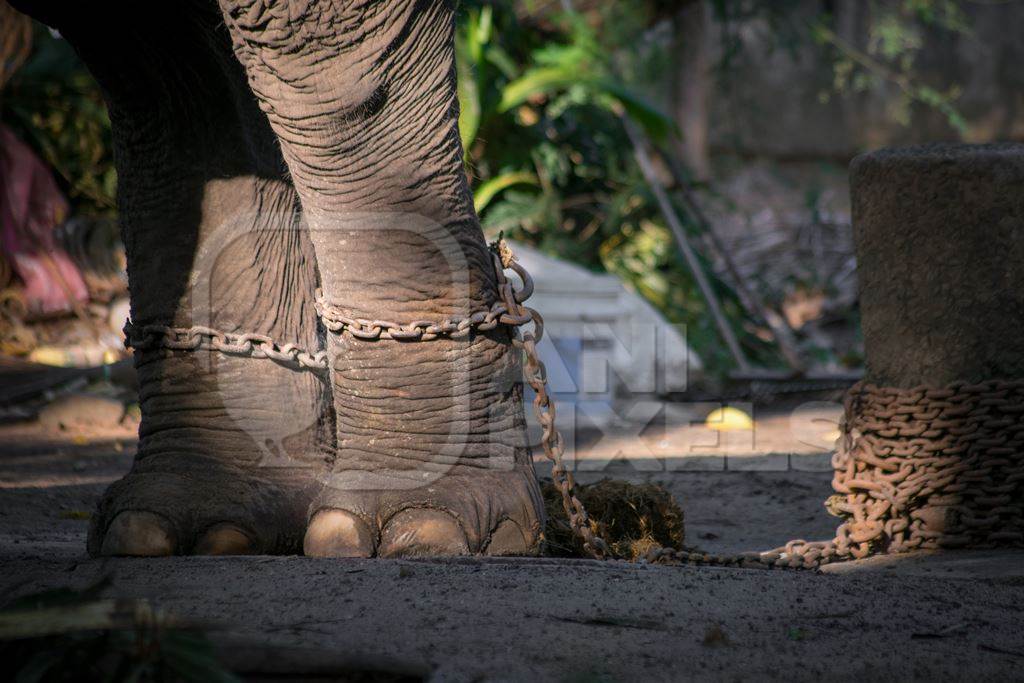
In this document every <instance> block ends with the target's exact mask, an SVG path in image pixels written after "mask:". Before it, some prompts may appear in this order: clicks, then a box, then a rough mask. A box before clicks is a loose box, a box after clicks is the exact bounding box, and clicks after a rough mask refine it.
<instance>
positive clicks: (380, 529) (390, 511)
mask: <svg viewBox="0 0 1024 683" xmlns="http://www.w3.org/2000/svg"><path fill="white" fill-rule="evenodd" d="M353 475H354V476H353V479H354V480H355V481H358V480H359V473H353ZM345 480H346V477H345V476H344V474H335V475H334V476H333V477H332V483H333V485H330V484H329V485H328V487H327V488H325V489H324V492H323V493H321V496H320V499H319V500H318V501H317V502H316V503H315V504H314V509H315V510H316V512H315V514H314V515H313V517H312V519H311V521H310V524H309V528H308V530H307V531H306V539H305V543H304V547H305V552H306V554H307V555H313V556H318V557H372V556H377V557H448V556H457V555H502V556H505V555H537V554H538V553H539V551H540V539H541V529H542V528H543V507H542V504H541V498H540V491H539V489H538V487H537V483H536V480H535V478H534V476H533V473H532V471H530V470H529V469H528V468H527V467H526V466H523V465H517V466H516V467H515V469H513V470H508V471H489V470H474V469H473V468H469V467H462V468H459V472H458V473H453V474H448V475H445V476H443V477H441V478H439V479H437V480H436V481H434V482H432V483H430V484H428V485H426V486H422V487H419V488H413V489H400V488H396V489H385V490H377V491H366V490H354V489H348V488H347V487H346V486H345V484H344V482H345ZM339 484H340V485H339Z"/></svg>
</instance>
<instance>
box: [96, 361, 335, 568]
mask: <svg viewBox="0 0 1024 683" xmlns="http://www.w3.org/2000/svg"><path fill="white" fill-rule="evenodd" d="M254 363H264V366H262V367H260V372H259V373H254V372H253V369H254V366H253V364H254ZM139 376H140V381H141V386H142V390H141V407H142V412H143V415H142V423H141V425H140V429H139V434H140V438H139V449H138V454H137V455H136V460H135V463H134V464H133V466H132V469H131V471H130V472H129V473H128V474H127V475H126V476H125V477H124V478H123V479H121V480H120V481H117V482H115V483H114V484H112V485H111V486H110V487H109V488H108V489H107V491H106V493H105V494H104V496H103V498H102V499H101V500H100V503H99V505H98V508H97V511H96V513H95V514H94V515H93V519H92V524H91V527H90V531H89V540H88V549H89V552H90V554H92V555H104V556H137V557H153V556H164V555H246V554H254V553H290V552H298V551H299V550H300V548H301V543H302V535H303V533H304V532H305V529H306V514H307V511H308V509H309V504H310V502H311V501H312V500H313V499H314V497H315V495H316V493H317V491H318V490H319V483H320V480H321V478H322V476H323V470H324V469H325V468H326V467H327V464H326V459H325V458H324V457H323V456H322V455H318V454H317V453H318V452H321V451H323V452H325V451H326V448H324V447H322V446H318V445H317V443H318V442H317V438H316V436H315V435H314V434H313V433H312V431H311V430H308V429H307V430H305V431H300V432H298V433H297V434H293V435H289V428H287V427H286V426H281V425H280V423H275V422H273V421H272V420H271V419H270V418H268V415H267V411H266V410H265V408H264V407H263V406H262V405H259V404H260V403H261V402H263V401H268V400H273V399H274V398H275V395H274V393H273V392H274V391H275V390H277V391H280V390H281V389H280V387H281V386H287V385H284V382H286V381H292V382H295V381H306V380H305V378H302V377H298V376H296V373H294V372H293V371H291V370H289V369H287V368H280V367H276V366H273V367H267V366H266V364H265V361H254V360H251V359H242V358H217V359H214V364H213V366H212V369H211V368H208V367H206V366H205V365H204V363H203V361H202V360H200V358H199V354H198V353H186V354H179V355H173V356H169V357H165V358H161V359H159V360H157V361H154V362H151V363H143V364H140V367H139ZM274 382H277V383H278V385H277V386H276V387H275V386H272V383H274ZM299 388H300V389H306V390H305V391H303V392H302V393H304V394H305V395H306V396H307V397H309V400H312V399H313V398H314V394H313V392H312V388H308V389H307V388H305V387H299ZM288 391H289V395H294V394H300V392H299V391H298V390H297V389H296V388H295V387H294V386H292V387H291V388H289V389H288ZM300 395H301V394H300ZM316 407H317V406H316V405H314V406H312V407H311V408H310V412H311V413H312V410H313V408H316ZM291 416H292V417H294V411H293V412H292V413H291ZM290 429H291V431H294V427H291V428H290Z"/></svg>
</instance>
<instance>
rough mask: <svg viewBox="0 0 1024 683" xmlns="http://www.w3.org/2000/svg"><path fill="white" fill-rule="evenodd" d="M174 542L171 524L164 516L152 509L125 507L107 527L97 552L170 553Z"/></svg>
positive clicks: (161, 554)
mask: <svg viewBox="0 0 1024 683" xmlns="http://www.w3.org/2000/svg"><path fill="white" fill-rule="evenodd" d="M175 545H176V544H175V541H174V534H173V532H172V531H171V525H170V524H169V523H168V522H167V520H166V519H164V518H163V517H161V516H160V515H157V514H154V513H152V512H143V511H137V510H126V511H124V512H121V513H119V514H118V515H117V517H115V518H114V519H113V521H111V523H110V525H109V526H108V527H107V530H106V533H105V534H104V535H103V544H102V546H101V549H100V554H101V555H107V556H133V557H161V556H165V555H173V554H174V550H175Z"/></svg>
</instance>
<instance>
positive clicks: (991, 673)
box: [0, 426, 1024, 681]
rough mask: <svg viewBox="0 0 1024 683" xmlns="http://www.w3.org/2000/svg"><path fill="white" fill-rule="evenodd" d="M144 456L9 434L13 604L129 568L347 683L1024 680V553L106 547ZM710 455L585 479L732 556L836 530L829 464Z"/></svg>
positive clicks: (221, 631)
mask: <svg viewBox="0 0 1024 683" xmlns="http://www.w3.org/2000/svg"><path fill="white" fill-rule="evenodd" d="M133 449H134V440H133V438H132V435H131V432H130V431H129V430H123V429H121V430H108V431H107V432H106V433H93V434H90V435H88V436H87V437H86V436H77V437H76V436H74V435H69V434H62V435H54V434H46V433H44V432H42V431H40V430H39V429H38V428H35V427H32V426H22V427H4V428H2V429H0V562H2V564H3V571H2V573H0V602H7V601H8V600H9V599H11V598H13V597H16V596H18V595H23V594H26V593H29V592H34V591H36V590H39V589H42V588H47V587H57V586H85V585H88V584H90V583H92V582H94V581H95V580H97V579H98V578H100V577H102V576H109V577H111V579H112V584H111V587H110V588H109V589H108V593H109V594H110V595H111V596H117V597H136V598H147V599H149V600H151V601H152V602H153V603H155V604H157V605H159V606H161V607H164V608H166V609H169V610H171V611H172V612H174V613H176V614H179V615H181V616H183V617H188V618H194V619H199V620H202V621H203V622H204V623H209V624H210V625H212V626H214V627H215V630H214V631H213V638H214V639H215V641H216V642H217V643H218V644H219V646H220V650H221V652H222V653H223V656H224V657H225V658H226V660H228V661H229V662H230V663H231V664H232V665H233V666H235V667H236V669H238V670H239V671H243V672H247V674H248V675H250V676H252V677H253V678H254V679H257V680H277V679H278V677H277V673H280V672H283V671H289V672H292V673H295V672H299V673H301V674H303V675H304V676H306V678H299V679H298V680H342V679H343V678H342V677H341V672H344V671H348V672H351V670H352V669H353V667H354V668H361V669H374V670H378V671H379V670H383V671H391V672H398V671H404V672H407V673H411V674H414V675H416V676H422V677H425V678H429V679H430V680H456V681H463V680H465V681H474V680H577V681H578V680H634V679H636V678H637V677H638V676H643V677H644V678H645V679H653V680H680V679H696V680H722V679H727V680H746V679H754V678H769V679H791V680H792V679H796V680H812V679H822V678H827V679H829V680H854V679H858V680H864V679H876V678H880V677H883V676H884V677H886V678H891V679H893V680H907V679H944V680H976V679H979V678H982V677H990V678H993V679H995V680H1007V679H1013V678H1017V679H1021V678H1022V677H1024V674H1021V673H1020V672H1021V671H1024V668H1022V667H1024V553H1021V552H1011V551H1000V552H964V553H948V554H945V555H933V556H920V555H918V556H914V557H902V558H878V559H877V560H868V561H865V562H861V563H852V564H848V565H837V566H835V567H833V568H830V570H829V572H828V573H813V572H792V571H775V572H766V571H760V570H734V569H718V568H690V567H681V568H674V567H654V566H646V565H629V564H624V563H597V562H592V561H584V560H578V561H564V560H560V561H554V560H504V561H501V560H490V561H484V560H462V561H445V562H442V561H383V560H367V561H355V560H353V561H343V560H315V559H308V558H301V557H244V558H169V559H154V560H131V559H116V560H109V559H108V560H93V559H89V558H87V557H86V556H85V553H84V546H85V542H84V539H85V531H86V527H87V524H88V522H87V521H86V520H85V519H84V518H85V517H86V516H87V514H88V513H89V511H91V509H92V507H93V505H94V504H95V500H96V498H97V497H98V496H99V495H100V493H101V492H102V491H103V489H104V488H105V486H106V485H107V484H108V483H109V482H110V481H112V480H113V479H115V478H116V477H118V476H120V474H121V473H123V472H124V471H125V470H127V468H128V467H129V465H130V463H131V456H132V452H133ZM580 457H581V459H585V457H586V451H585V449H583V450H581V453H580ZM707 457H714V456H707ZM702 462H704V463H705V466H704V467H702V468H700V469H696V470H695V469H693V468H692V467H690V465H692V461H689V462H688V463H687V467H674V466H673V463H672V459H668V460H659V459H655V460H650V461H645V459H643V458H641V459H639V460H623V459H615V460H612V461H611V462H610V463H609V464H607V466H605V467H604V469H603V470H602V471H601V472H593V473H584V474H582V475H581V478H582V479H583V480H584V481H586V480H588V479H595V478H597V477H599V476H615V477H625V478H628V479H632V480H634V481H652V480H653V481H658V482H661V483H663V484H665V485H666V486H668V487H669V488H670V490H671V491H672V492H673V494H674V495H675V496H676V497H677V499H678V500H679V501H680V502H681V503H682V505H683V508H684V509H685V511H686V515H687V519H686V522H687V538H688V541H689V542H691V543H695V544H699V545H701V546H702V547H704V548H706V549H708V550H712V551H714V550H720V551H740V550H751V549H758V548H767V547H771V546H775V545H778V544H780V543H782V542H784V541H786V540H787V539H789V538H793V537H797V536H802V537H807V538H827V537H828V536H829V535H830V532H831V530H832V528H833V527H834V522H835V520H834V519H833V518H830V517H829V516H828V515H827V514H826V512H825V511H824V508H823V506H822V501H823V500H824V498H825V496H826V495H828V493H829V491H830V487H829V479H830V474H829V473H828V472H827V471H822V470H823V469H824V467H823V465H824V464H825V463H826V462H827V454H821V455H819V456H815V455H813V454H812V453H805V454H804V455H803V456H799V457H796V456H792V455H788V454H781V455H779V454H775V455H766V454H761V455H760V456H756V457H754V456H751V457H749V458H746V459H744V460H743V461H742V462H739V464H737V462H738V461H736V460H735V459H729V460H728V461H727V462H728V465H724V464H723V466H722V467H719V466H718V464H719V463H725V462H726V461H725V460H724V459H719V460H708V461H702ZM725 467H728V469H725ZM539 469H540V470H541V471H542V473H543V470H544V469H545V468H544V467H543V466H539ZM275 672H277V673H275ZM289 680H296V678H290V679H289Z"/></svg>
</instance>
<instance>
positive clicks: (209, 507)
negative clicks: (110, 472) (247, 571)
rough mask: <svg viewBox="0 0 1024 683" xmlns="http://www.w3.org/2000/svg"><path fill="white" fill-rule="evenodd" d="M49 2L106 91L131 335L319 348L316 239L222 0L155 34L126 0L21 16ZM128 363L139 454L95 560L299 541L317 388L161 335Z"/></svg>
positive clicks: (254, 548) (324, 441) (261, 548)
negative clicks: (133, 376) (132, 367)
mask: <svg viewBox="0 0 1024 683" xmlns="http://www.w3.org/2000/svg"><path fill="white" fill-rule="evenodd" d="M44 7H45V8H46V9H47V11H48V12H49V13H50V16H46V17H43V18H45V19H47V20H48V21H50V23H51V24H54V25H56V26H57V27H58V28H59V29H60V30H61V32H62V34H63V35H64V36H65V37H67V38H68V40H69V41H71V42H72V44H74V45H75V47H76V49H77V50H79V52H80V53H81V55H82V57H83V59H84V60H85V62H86V63H87V64H88V65H89V67H90V69H91V70H92V71H93V73H94V74H95V75H96V77H97V79H98V80H99V81H100V83H101V85H102V86H103V88H104V91H105V95H106V97H107V101H108V105H109V110H110V118H111V121H112V124H113V137H114V144H115V151H116V154H115V158H116V160H117V170H118V205H119V218H120V221H121V224H122V230H123V234H124V240H125V247H126V252H127V259H128V264H127V265H128V276H129V289H130V297H131V310H132V320H133V323H134V325H135V327H136V328H145V327H146V326H149V325H155V326H168V327H170V328H174V329H185V330H188V329H192V328H194V326H202V327H206V328H212V329H214V330H216V331H218V332H223V333H256V334H263V335H267V336H269V337H272V338H273V339H274V340H275V341H277V342H279V343H282V344H283V343H293V344H297V345H299V346H301V347H303V348H306V349H311V350H315V349H316V347H317V345H318V343H319V342H318V337H317V323H316V317H315V311H314V310H313V292H314V290H315V287H316V266H315V263H314V255H313V252H312V246H311V245H310V244H309V240H308V236H307V235H306V232H305V231H304V230H301V229H300V224H301V220H300V212H299V205H298V198H297V196H296V194H295V190H294V188H293V187H292V186H291V184H290V183H289V182H287V181H286V180H284V179H283V176H284V163H283V160H282V159H281V157H280V152H279V150H278V149H277V146H276V140H275V139H274V136H273V134H272V132H271V131H270V129H269V126H268V125H267V122H266V118H265V117H264V116H263V114H262V112H260V111H259V109H258V107H257V106H256V105H255V102H254V100H253V98H252V94H251V92H250V91H249V89H248V87H247V86H246V84H245V75H244V72H243V71H242V69H241V68H240V67H239V65H238V64H237V62H236V61H235V60H234V57H233V55H232V53H231V48H230V40H229V38H228V35H227V32H226V31H225V30H224V29H223V26H222V21H221V19H220V16H219V13H218V12H217V10H216V8H215V7H210V6H209V5H208V4H206V3H199V2H197V3H195V4H194V5H190V6H189V7H188V9H187V11H183V12H178V13H170V14H168V16H167V17H166V19H167V21H166V22H165V23H164V24H162V25H160V26H148V25H146V24H145V23H144V22H142V21H141V20H140V19H139V18H138V16H137V15H134V14H133V13H132V12H129V11H128V7H127V6H126V7H124V8H122V9H124V11H123V12H96V11H95V8H92V7H87V6H86V5H84V4H76V3H35V4H34V7H32V8H30V9H32V10H33V11H35V10H36V9H38V10H39V11H40V12H41V11H42V9H43V8H44ZM135 361H136V367H137V369H138V376H139V384H140V407H141V412H142V421H141V425H140V429H139V445H138V452H137V454H136V457H135V461H134V463H133V465H132V469H131V471H130V472H129V473H128V474H127V475H126V476H125V477H124V478H123V479H121V480H120V481H117V482H115V483H114V484H112V485H111V487H110V488H109V489H108V490H107V492H106V493H105V494H104V496H103V498H102V500H101V501H100V504H99V506H98V509H97V511H96V513H95V514H94V515H93V519H92V526H91V529H90V533H89V541H88V545H89V551H90V553H92V554H94V555H95V554H102V555H167V554H191V553H211V554H223V553H252V552H265V553H280V552H295V551H297V550H298V549H299V548H301V543H302V537H303V535H304V532H305V527H306V513H307V509H308V506H309V503H310V501H311V500H312V499H313V497H314V496H315V494H316V493H317V491H318V487H317V485H318V483H319V481H320V479H321V476H320V475H321V473H322V472H321V471H322V470H323V468H324V467H325V465H326V462H327V460H328V458H329V455H330V453H331V452H332V450H333V438H334V434H333V427H332V426H331V425H330V424H328V421H329V419H330V418H329V415H330V411H329V398H328V389H327V387H326V385H325V383H324V382H323V381H322V380H321V379H320V378H318V377H317V376H315V375H313V374H311V373H308V372H296V371H294V370H293V369H291V368H288V367H283V366H280V365H277V364H275V363H274V362H273V361H271V360H268V359H259V358H253V357H246V356H244V355H243V354H237V353H236V354H227V353H220V352H213V351H210V350H203V349H197V350H191V349H187V348H170V347H169V346H168V345H166V344H160V343H158V344H156V345H154V346H153V347H152V348H146V349H137V350H136V352H135Z"/></svg>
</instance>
